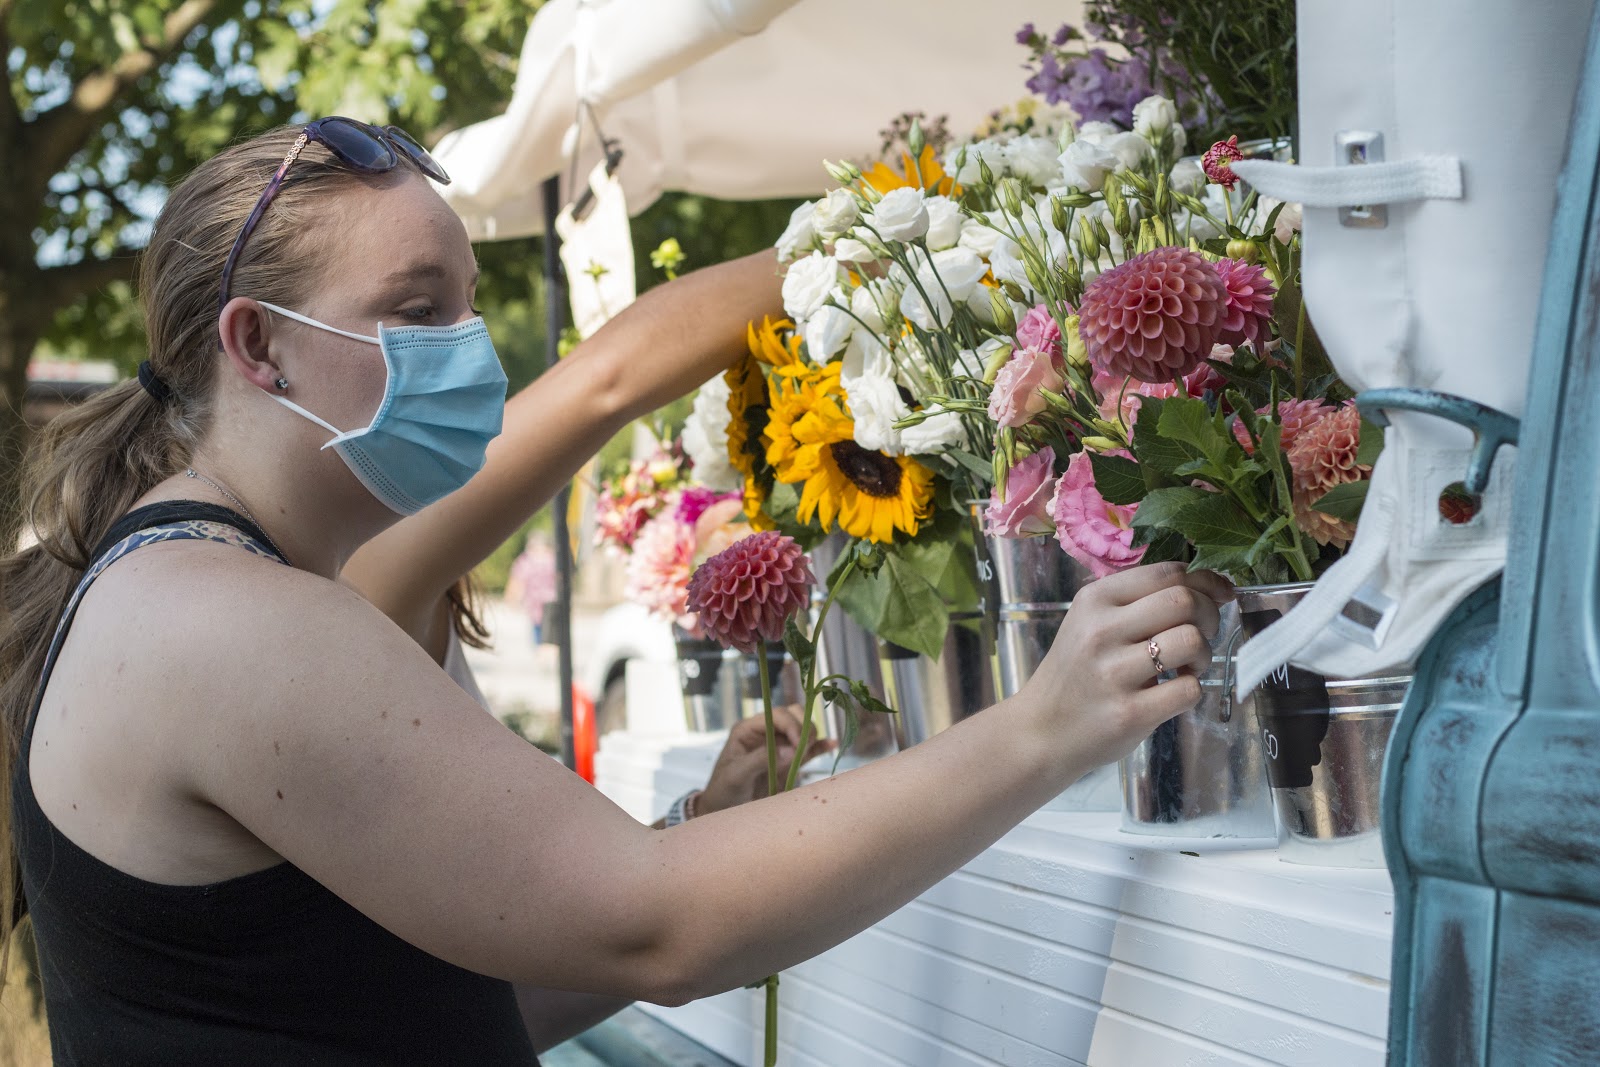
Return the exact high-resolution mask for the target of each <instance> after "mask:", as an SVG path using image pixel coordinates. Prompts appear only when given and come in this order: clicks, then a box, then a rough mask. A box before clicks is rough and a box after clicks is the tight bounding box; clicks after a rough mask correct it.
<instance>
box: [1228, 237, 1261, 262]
mask: <svg viewBox="0 0 1600 1067" xmlns="http://www.w3.org/2000/svg"><path fill="white" fill-rule="evenodd" d="M1259 256H1260V252H1259V250H1258V249H1257V248H1256V244H1255V242H1254V241H1229V242H1228V258H1229V259H1238V260H1243V261H1244V262H1246V263H1254V262H1255V261H1256V260H1257V259H1258V258H1259Z"/></svg>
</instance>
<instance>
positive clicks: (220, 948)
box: [11, 502, 538, 1067]
mask: <svg viewBox="0 0 1600 1067" xmlns="http://www.w3.org/2000/svg"><path fill="white" fill-rule="evenodd" d="M172 539H191V540H196V539H203V540H215V541H227V542H229V543H233V544H238V545H239V546H240V547H241V548H244V549H248V550H250V551H253V552H256V553H257V554H260V555H265V556H270V557H272V558H275V559H278V560H279V561H280V562H286V561H284V560H283V559H282V557H281V556H279V555H278V554H277V553H276V552H274V551H272V550H271V549H269V548H267V547H266V546H267V545H268V544H270V541H268V539H267V537H266V535H265V534H264V533H262V531H261V530H260V529H258V528H257V527H256V526H255V524H253V523H251V522H250V521H249V520H248V519H246V518H244V517H243V516H242V515H239V514H238V513H236V512H233V511H230V510H228V509H226V508H219V507H216V506H213V505H208V504H199V503H191V502H182V503H171V504H156V505H152V506H150V507H145V508H140V509H138V510H137V511H134V512H131V513H130V514H128V515H127V516H126V517H124V518H123V519H122V520H121V521H120V522H118V523H117V525H116V527H114V528H113V529H112V531H111V533H110V534H109V535H108V536H107V537H106V539H105V541H104V542H103V543H102V544H101V545H100V546H99V548H98V549H97V550H96V552H95V559H96V561H97V562H96V563H95V564H91V566H90V568H89V570H88V571H87V572H86V574H85V577H84V581H83V583H82V584H81V585H80V586H79V591H78V593H77V594H75V595H74V597H73V599H72V601H71V602H70V603H69V605H68V606H67V609H66V611H65V612H64V613H63V616H62V621H61V626H60V629H59V631H58V633H57V635H56V639H55V643H54V645H53V646H52V647H51V650H50V655H49V659H48V660H47V662H46V664H45V669H44V674H43V677H42V678H41V679H40V683H39V692H38V695H37V697H36V698H35V700H34V705H33V710H32V711H31V712H30V714H29V716H28V723H27V731H26V735H25V737H24V739H23V742H22V751H21V754H20V758H19V759H18V762H17V767H16V772H15V774H14V775H13V777H12V782H11V792H12V828H13V834H14V840H15V842H16V846H17V852H18V859H19V861H20V864H21V868H22V882H23V891H24V894H25V896H26V900H27V906H28V910H29V911H30V912H31V913H32V915H33V922H34V932H35V936H36V937H37V939H38V944H39V969H40V977H41V979H42V981H43V984H44V998H45V1007H46V1011H47V1014H48V1018H49V1023H50V1041H51V1047H52V1051H53V1053H54V1056H55V1062H56V1063H58V1064H92V1065H96V1067H98V1065H101V1064H129V1065H140V1067H144V1065H150V1067H173V1065H180V1064H227V1065H230V1067H233V1065H238V1067H245V1065H255V1064H274V1065H276V1064H332V1065H341V1067H342V1065H346V1064H349V1065H356V1064H361V1065H368V1064H371V1065H377V1064H472V1065H478V1064H485V1065H491V1064H492V1065H498V1064H521V1065H534V1067H537V1064H538V1059H537V1057H536V1056H535V1055H534V1052H533V1046H532V1044H531V1043H530V1042H529V1039H528V1034H527V1030H526V1029H525V1028H524V1026H523V1023H522V1017H521V1015H520V1013H519V1011H518V1008H517V1004H516V999H515V997H514V995H513V993H512V989H511V985H510V984H509V983H507V982H503V981H499V980H497V979H494V978H488V977H485V976H484V975H481V974H475V973H473V972H471V971H467V970H463V969H462V968H460V967H456V966H454V965H453V964H449V963H446V962H444V961H443V960H440V959H438V958H437V957H434V956H431V955H429V954H428V953H426V952H423V951H422V950H421V949H419V948H416V947H415V946H413V945H411V944H409V943H407V942H405V941H402V940H401V939H400V938H398V937H396V936H395V935H394V934H391V933H389V932H388V931H387V930H385V929H384V928H383V927H381V926H379V925H378V924H377V923H375V922H373V921H372V920H371V919H368V918H367V917H366V916H365V915H363V914H361V913H360V912H359V911H357V910H356V909H355V908H353V907H351V906H350V905H349V904H346V903H345V902H344V901H343V900H341V899H340V898H339V897H337V896H335V895H334V894H333V893H331V892H329V891H328V890H327V889H325V888H324V887H323V886H322V885H320V884H319V883H318V882H316V881H315V880H313V879H312V878H311V877H310V876H308V875H306V874H305V873H303V872H302V871H300V870H299V869H298V868H296V867H294V866H293V865H291V864H289V863H280V864H278V865H277V866H276V867H269V868H267V869H266V870H264V871H258V872H256V873H254V874H247V875H244V876H242V877H239V878H230V879H228V880H227V881H225V882H216V883H214V884H211V885H162V884H158V883H155V882H147V881H144V880H143V879H140V878H135V877H133V876H131V875H128V874H125V873H123V872H122V871H119V870H117V869H115V868H114V867H111V866H108V865H107V864H105V863H102V862H101V861H100V860H98V859H96V858H95V857H93V856H91V855H89V854H88V853H87V852H85V851H83V850H82V849H81V848H79V847H78V846H77V845H75V844H73V843H72V842H71V841H70V840H68V838H67V837H66V835H64V834H62V833H60V832H59V831H58V830H56V828H55V826H54V825H52V824H51V822H50V819H49V817H48V816H46V815H45V813H44V811H43V810H42V809H41V808H40V807H39V804H38V801H37V800H35V799H34V795H33V781H32V778H31V777H30V775H29V772H28V748H29V745H30V743H31V742H32V740H33V723H34V719H35V718H36V717H37V715H38V710H39V703H40V701H41V700H42V699H43V696H44V688H45V686H46V685H47V684H48V683H49V680H50V672H51V671H52V669H53V668H54V667H55V661H56V656H57V654H58V653H59V652H60V649H61V643H62V640H63V639H64V638H65V635H66V632H67V628H68V627H69V626H70V625H71V624H72V617H73V614H74V613H75V612H76V610H77V604H78V601H79V599H80V598H81V596H82V592H83V590H84V589H87V588H88V585H89V583H91V582H93V581H94V579H95V578H96V577H98V575H99V572H100V571H103V570H104V569H105V567H107V566H109V565H110V564H111V563H112V562H115V560H116V559H118V558H121V556H124V555H126V554H127V553H129V552H132V551H135V550H136V549H138V548H140V547H143V546H144V545H145V544H151V543H154V542H156V541H159V540H172ZM179 624H181V623H175V625H179ZM463 889H464V891H465V887H463Z"/></svg>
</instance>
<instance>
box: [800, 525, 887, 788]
mask: <svg viewBox="0 0 1600 1067" xmlns="http://www.w3.org/2000/svg"><path fill="white" fill-rule="evenodd" d="M848 544H849V541H848V539H846V538H845V537H844V535H843V534H833V535H831V536H829V537H827V538H825V539H824V540H823V541H822V543H821V544H819V545H817V547H816V548H814V549H812V550H811V571H812V573H813V574H815V575H816V576H817V586H816V588H815V589H814V590H813V592H812V595H811V611H812V618H813V619H815V618H816V614H817V612H819V611H820V610H821V609H822V603H823V600H824V598H825V597H826V595H827V590H826V589H825V588H823V583H824V582H825V581H826V580H827V576H828V574H829V573H830V572H831V571H832V569H833V565H834V563H835V562H836V561H837V560H838V558H839V553H840V552H842V551H844V550H845V548H846V546H848ZM830 674H843V675H845V676H846V677H848V678H850V679H852V680H854V681H858V682H861V683H863V684H864V685H866V687H867V689H868V691H870V692H871V693H872V695H873V696H875V697H877V698H878V699H879V700H882V701H883V702H884V703H886V704H887V703H888V702H889V700H888V693H887V691H886V690H885V687H884V684H883V668H882V665H881V664H880V662H879V660H878V639H877V638H876V637H874V636H873V635H872V634H870V633H868V632H867V631H866V629H865V628H863V627H862V626H861V625H860V624H859V623H857V622H856V621H855V620H854V619H852V618H851V617H850V616H849V615H847V614H846V613H845V611H844V609H843V608H841V607H840V606H839V605H838V604H837V603H835V604H834V605H833V607H832V608H831V609H829V611H828V618H827V621H826V622H824V623H823V624H822V640H821V642H820V643H819V645H818V648H817V677H819V678H825V677H827V676H828V675H830ZM891 706H892V705H891ZM817 718H818V720H819V721H818V724H817V727H816V729H817V730H818V731H819V732H820V733H821V735H822V736H823V737H827V738H831V739H832V740H834V741H837V742H839V744H840V746H841V748H840V751H839V752H838V753H837V754H835V753H829V754H828V755H826V756H822V757H819V758H818V759H817V760H815V761H813V763H811V764H809V765H807V767H806V769H805V772H806V778H807V779H808V780H809V779H810V778H811V777H812V776H826V775H827V774H828V773H829V772H830V771H831V770H832V769H833V767H834V765H835V760H837V765H838V768H839V770H841V771H844V770H849V769H850V768H851V767H857V766H860V765H861V764H863V763H870V762H872V761H873V760H875V759H878V758H879V757H881V756H888V755H892V754H893V753H895V752H897V751H899V747H900V746H899V744H898V743H897V742H896V740H895V724H894V722H893V721H892V716H888V715H873V714H867V713H864V714H860V715H857V716H856V720H855V725H854V727H853V728H852V727H851V725H850V723H849V721H848V718H847V712H846V710H845V709H844V708H840V707H836V706H835V705H833V704H831V703H830V704H826V705H824V706H823V708H822V709H821V713H820V714H819V715H818V716H817ZM846 740H848V741H849V743H848V744H846V743H845V742H846Z"/></svg>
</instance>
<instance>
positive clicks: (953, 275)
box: [900, 248, 988, 330]
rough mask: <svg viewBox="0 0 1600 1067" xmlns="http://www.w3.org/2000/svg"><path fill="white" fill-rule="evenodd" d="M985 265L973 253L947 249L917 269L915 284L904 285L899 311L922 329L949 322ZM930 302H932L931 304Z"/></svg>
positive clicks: (983, 270) (937, 253) (970, 291)
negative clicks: (956, 305)
mask: <svg viewBox="0 0 1600 1067" xmlns="http://www.w3.org/2000/svg"><path fill="white" fill-rule="evenodd" d="M987 272H988V267H986V266H985V265H984V262H983V260H982V259H981V258H979V256H978V254H977V253H976V252H973V251H971V250H970V249H966V248H947V249H945V250H944V251H943V252H935V253H934V254H933V257H932V259H931V261H924V262H923V264H922V265H921V266H919V267H918V268H917V284H916V285H908V286H906V289H905V292H904V293H903V294H902V295H901V297H900V314H902V315H904V316H905V317H906V318H907V319H910V320H911V321H912V322H914V323H916V324H917V325H918V326H921V327H922V328H923V329H924V330H936V329H939V328H941V327H943V326H947V325H949V323H950V318H951V313H952V310H953V304H954V303H962V304H964V303H966V302H967V299H968V298H969V297H970V296H972V292H973V290H974V289H976V288H977V287H978V282H979V281H981V280H982V278H983V276H984V274H985V273H987ZM930 302H931V303H930Z"/></svg>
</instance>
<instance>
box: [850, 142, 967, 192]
mask: <svg viewBox="0 0 1600 1067" xmlns="http://www.w3.org/2000/svg"><path fill="white" fill-rule="evenodd" d="M861 181H862V182H863V183H864V184H866V185H870V186H872V188H874V189H876V190H878V192H880V193H887V192H888V191H889V190H891V189H902V188H912V189H921V190H922V191H923V192H926V193H938V194H939V195H940V196H954V195H955V194H956V193H957V192H959V190H958V189H957V188H956V182H955V179H954V178H952V177H950V176H949V175H948V174H946V173H945V171H944V168H943V167H941V166H940V165H939V160H938V158H937V157H935V156H934V154H933V146H932V145H926V146H924V147H923V149H922V155H920V156H918V157H917V158H916V160H915V161H914V162H913V160H912V159H911V156H910V155H909V154H908V153H905V152H902V153H900V173H899V174H896V173H895V172H894V171H893V170H891V169H890V168H889V165H888V164H887V163H883V162H878V163H874V164H873V165H872V166H871V167H870V168H868V169H867V170H866V171H863V172H862V174H861Z"/></svg>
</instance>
